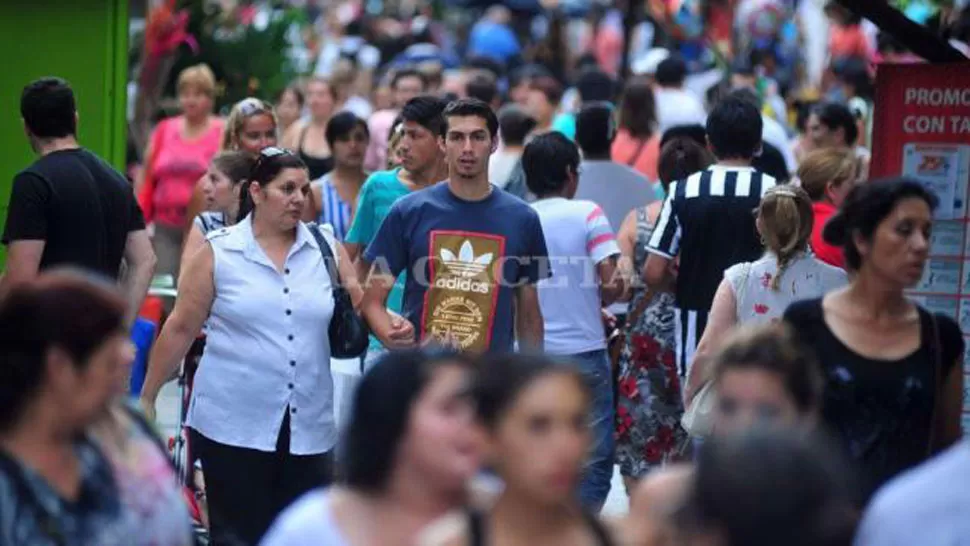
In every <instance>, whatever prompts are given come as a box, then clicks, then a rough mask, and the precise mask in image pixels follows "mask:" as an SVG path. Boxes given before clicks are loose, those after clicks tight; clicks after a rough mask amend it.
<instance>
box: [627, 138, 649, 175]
mask: <svg viewBox="0 0 970 546" xmlns="http://www.w3.org/2000/svg"><path fill="white" fill-rule="evenodd" d="M647 140H649V139H646V138H641V139H640V143H639V144H637V149H636V150H635V151H634V152H633V155H632V156H630V159H628V160H627V161H626V165H627V166H628V167H630V168H633V167H635V166H636V164H637V161H640V156H641V155H643V149H644V148H646V147H647Z"/></svg>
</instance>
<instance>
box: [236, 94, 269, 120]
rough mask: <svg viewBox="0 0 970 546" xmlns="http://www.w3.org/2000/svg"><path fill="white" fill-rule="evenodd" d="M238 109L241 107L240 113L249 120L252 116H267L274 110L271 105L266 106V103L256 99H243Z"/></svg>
mask: <svg viewBox="0 0 970 546" xmlns="http://www.w3.org/2000/svg"><path fill="white" fill-rule="evenodd" d="M238 107H239V113H240V114H242V115H243V117H247V118H248V117H250V116H255V115H256V114H265V113H267V112H270V111H271V110H272V107H271V106H270V105H268V104H266V103H265V102H263V101H261V100H259V99H254V98H248V99H243V100H241V101H239V104H238Z"/></svg>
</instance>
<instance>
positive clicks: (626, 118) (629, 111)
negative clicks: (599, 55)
mask: <svg viewBox="0 0 970 546" xmlns="http://www.w3.org/2000/svg"><path fill="white" fill-rule="evenodd" d="M656 126H657V112H656V104H655V101H654V96H653V88H652V87H651V86H650V82H649V81H648V80H647V79H646V78H642V77H638V78H633V79H631V80H630V82H629V83H628V84H627V86H626V89H625V90H624V91H623V99H622V100H621V102H620V129H619V131H618V132H617V134H616V139H614V140H613V147H612V148H611V150H610V155H611V157H612V159H613V161H615V162H617V163H622V164H624V165H629V166H630V167H631V168H632V169H634V170H636V171H638V172H640V173H641V174H643V175H644V176H646V177H647V179H648V180H650V181H651V182H656V181H657V160H658V158H659V157H660V132H659V131H657V130H656Z"/></svg>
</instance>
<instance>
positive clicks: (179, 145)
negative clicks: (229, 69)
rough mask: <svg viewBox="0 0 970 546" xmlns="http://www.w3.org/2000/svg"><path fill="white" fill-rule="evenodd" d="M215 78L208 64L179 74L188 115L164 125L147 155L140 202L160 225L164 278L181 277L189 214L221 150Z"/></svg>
mask: <svg viewBox="0 0 970 546" xmlns="http://www.w3.org/2000/svg"><path fill="white" fill-rule="evenodd" d="M215 85H216V81H215V76H214V75H213V74H212V70H210V69H209V67H208V66H206V65H204V64H200V65H196V66H191V67H189V68H186V69H185V70H183V71H182V73H181V74H179V78H178V97H179V106H180V107H181V109H182V115H180V116H175V117H171V118H167V119H165V120H162V121H161V122H160V123H159V124H158V126H157V127H155V131H154V132H153V133H152V137H151V141H150V142H149V144H148V150H146V152H145V158H146V159H145V161H146V165H145V176H144V179H143V180H142V183H141V185H140V187H139V188H137V191H138V197H139V199H138V201H139V204H140V205H141V207H142V211H143V212H144V214H145V221H146V222H147V223H154V225H155V233H154V237H153V241H154V244H155V254H156V255H157V256H158V266H157V269H156V271H157V273H158V274H171V275H173V276H176V277H177V276H178V265H179V258H180V256H181V247H182V236H183V233H184V227H185V215H186V210H187V208H188V205H189V201H190V200H191V199H192V192H193V190H194V189H195V186H196V183H197V182H198V180H199V179H200V178H202V176H203V175H204V174H205V172H206V168H208V166H209V162H210V161H211V160H212V157H213V156H215V154H216V152H217V151H218V150H219V138H220V136H221V135H222V125H223V124H222V120H221V119H219V118H217V117H215V116H213V115H212V105H213V95H214V93H215Z"/></svg>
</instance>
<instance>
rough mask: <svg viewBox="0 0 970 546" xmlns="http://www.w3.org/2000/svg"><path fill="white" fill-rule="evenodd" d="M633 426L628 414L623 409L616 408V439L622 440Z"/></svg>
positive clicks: (621, 407) (631, 418)
mask: <svg viewBox="0 0 970 546" xmlns="http://www.w3.org/2000/svg"><path fill="white" fill-rule="evenodd" d="M631 426H633V417H632V416H631V415H630V412H629V411H628V410H627V409H626V408H625V407H624V406H619V407H617V408H616V437H617V438H623V437H625V436H626V433H627V432H629V431H630V427H631Z"/></svg>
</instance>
